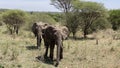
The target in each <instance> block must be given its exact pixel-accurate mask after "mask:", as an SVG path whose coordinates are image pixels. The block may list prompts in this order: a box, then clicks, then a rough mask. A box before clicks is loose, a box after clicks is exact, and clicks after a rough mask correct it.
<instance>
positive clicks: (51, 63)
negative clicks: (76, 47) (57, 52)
mask: <svg viewBox="0 0 120 68" xmlns="http://www.w3.org/2000/svg"><path fill="white" fill-rule="evenodd" d="M36 59H37V61H41V62H43V63H45V64H48V65H54V61H55V60H51V59H50V58H49V57H46V58H44V57H43V56H37V57H36Z"/></svg>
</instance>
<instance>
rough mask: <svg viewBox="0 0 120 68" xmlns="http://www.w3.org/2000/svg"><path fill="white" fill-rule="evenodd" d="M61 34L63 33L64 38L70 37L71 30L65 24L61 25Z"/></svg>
mask: <svg viewBox="0 0 120 68" xmlns="http://www.w3.org/2000/svg"><path fill="white" fill-rule="evenodd" d="M61 34H62V37H63V39H64V40H65V39H67V38H68V35H69V30H68V28H67V27H65V26H63V27H61Z"/></svg>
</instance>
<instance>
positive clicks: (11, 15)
mask: <svg viewBox="0 0 120 68" xmlns="http://www.w3.org/2000/svg"><path fill="white" fill-rule="evenodd" d="M3 22H4V23H5V24H6V25H7V28H8V29H9V31H10V32H11V34H13V33H15V32H16V33H17V32H18V30H19V28H20V27H21V25H22V24H24V23H25V22H26V13H25V12H23V11H21V10H8V11H6V12H4V13H3Z"/></svg>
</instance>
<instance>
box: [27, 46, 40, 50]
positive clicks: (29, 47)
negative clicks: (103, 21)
mask: <svg viewBox="0 0 120 68" xmlns="http://www.w3.org/2000/svg"><path fill="white" fill-rule="evenodd" d="M26 48H27V49H28V50H36V49H38V48H37V46H26Z"/></svg>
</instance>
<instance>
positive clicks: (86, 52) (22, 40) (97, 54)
mask: <svg viewBox="0 0 120 68" xmlns="http://www.w3.org/2000/svg"><path fill="white" fill-rule="evenodd" d="M2 29H3V28H0V31H1V32H0V35H1V37H0V38H1V39H0V67H2V66H4V68H54V65H53V64H54V63H55V62H54V63H51V62H44V61H40V60H37V59H36V57H38V56H43V54H44V50H45V48H44V46H43V45H44V44H43V42H42V47H41V50H39V49H36V48H35V47H34V46H36V40H35V38H34V36H33V35H32V33H31V32H26V31H24V32H22V33H21V34H20V36H19V37H16V38H15V39H13V38H12V36H10V35H8V34H3V32H4V31H5V30H2ZM55 51H56V50H55ZM55 55H56V54H55ZM54 58H55V57H54ZM119 67H120V40H112V42H111V41H110V40H109V39H108V38H101V39H100V40H99V44H98V45H96V40H95V39H93V40H90V39H88V40H83V39H80V40H71V39H69V40H66V41H64V58H63V60H62V61H61V62H60V65H59V66H58V68H119Z"/></svg>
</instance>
